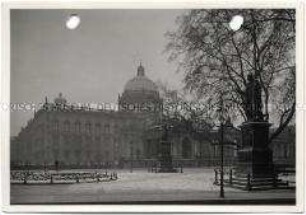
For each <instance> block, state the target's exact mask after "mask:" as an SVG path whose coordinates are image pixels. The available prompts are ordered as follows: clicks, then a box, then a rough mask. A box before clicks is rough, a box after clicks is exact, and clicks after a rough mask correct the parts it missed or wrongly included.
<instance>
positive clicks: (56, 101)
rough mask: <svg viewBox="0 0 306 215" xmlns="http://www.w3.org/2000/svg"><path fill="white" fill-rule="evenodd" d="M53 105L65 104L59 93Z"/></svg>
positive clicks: (65, 101)
mask: <svg viewBox="0 0 306 215" xmlns="http://www.w3.org/2000/svg"><path fill="white" fill-rule="evenodd" d="M54 103H55V104H66V103H67V100H66V99H65V98H64V97H63V94H62V93H59V95H58V97H57V98H55V99H54Z"/></svg>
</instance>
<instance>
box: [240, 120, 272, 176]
mask: <svg viewBox="0 0 306 215" xmlns="http://www.w3.org/2000/svg"><path fill="white" fill-rule="evenodd" d="M270 125H271V124H270V123H268V122H244V123H242V125H241V126H240V127H241V132H242V147H241V149H240V150H238V153H237V156H238V164H237V167H236V177H242V178H246V177H248V175H249V177H251V178H252V179H258V178H263V179H264V178H273V177H275V174H274V165H273V152H272V151H271V149H270V148H269V147H268V138H269V127H270Z"/></svg>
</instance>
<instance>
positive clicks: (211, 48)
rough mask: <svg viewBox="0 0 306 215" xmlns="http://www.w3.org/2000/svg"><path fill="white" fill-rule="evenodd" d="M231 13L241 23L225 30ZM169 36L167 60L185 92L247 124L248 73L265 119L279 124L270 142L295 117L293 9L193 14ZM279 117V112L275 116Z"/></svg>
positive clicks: (187, 14) (192, 11)
mask: <svg viewBox="0 0 306 215" xmlns="http://www.w3.org/2000/svg"><path fill="white" fill-rule="evenodd" d="M234 15H241V16H242V17H243V18H244V23H243V25H242V26H241V28H240V29H239V30H237V31H233V30H232V29H230V27H229V22H230V20H231V19H232V17H233V16H234ZM177 24H178V28H177V30H176V31H174V32H169V33H167V36H168V38H169V40H170V42H169V43H168V46H167V50H168V51H169V52H170V60H177V61H178V62H179V67H178V71H179V72H184V73H185V78H184V82H185V88H186V89H187V90H189V91H190V92H193V93H195V94H196V95H197V97H198V98H199V99H202V100H203V101H204V102H205V104H206V105H207V106H208V107H209V108H210V109H213V108H214V107H217V106H218V105H219V103H220V97H221V95H220V94H222V100H223V101H222V102H223V103H224V105H225V107H226V110H227V111H226V113H228V114H229V115H232V117H235V116H234V115H236V117H237V116H238V117H242V118H243V119H245V120H246V108H245V105H243V104H244V103H245V101H246V94H245V88H246V85H247V75H248V74H250V73H252V74H253V75H255V77H256V78H257V79H258V80H259V82H260V85H261V89H262V101H263V109H262V112H263V115H264V117H265V120H266V121H271V122H274V123H275V124H277V129H276V130H275V132H274V133H272V134H271V136H270V140H269V142H272V140H273V139H274V138H275V137H277V135H278V134H279V133H281V132H282V131H283V129H284V128H285V127H286V126H287V125H288V124H289V122H290V120H291V119H292V118H293V117H294V113H295V96H294V94H295V10H284V9H281V10H267V9H260V10H246V9H244V10H219V9H218V10H191V11H188V12H187V13H186V14H184V15H182V16H180V17H179V18H178V19H177ZM274 113H277V114H274Z"/></svg>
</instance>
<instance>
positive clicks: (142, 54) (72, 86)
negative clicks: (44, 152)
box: [11, 10, 184, 135]
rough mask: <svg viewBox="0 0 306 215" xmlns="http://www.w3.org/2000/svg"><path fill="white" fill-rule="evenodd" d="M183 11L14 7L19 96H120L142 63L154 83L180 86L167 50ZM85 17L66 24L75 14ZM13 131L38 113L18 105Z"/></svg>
mask: <svg viewBox="0 0 306 215" xmlns="http://www.w3.org/2000/svg"><path fill="white" fill-rule="evenodd" d="M183 12H184V11H182V10H12V12H11V102H12V103H23V102H26V103H34V104H37V103H40V102H43V101H44V97H45V96H47V97H48V99H49V100H53V99H54V97H56V96H57V95H58V93H59V92H62V93H63V95H64V97H65V98H66V99H67V100H68V101H69V102H80V103H87V102H94V103H97V102H116V101H117V97H118V93H122V91H123V88H124V85H125V83H126V82H127V81H128V80H129V79H131V78H132V77H133V76H135V75H136V70H137V66H138V64H139V61H140V60H141V61H142V64H143V65H144V67H145V70H146V75H147V76H148V77H149V78H150V79H152V80H153V81H157V80H163V81H164V82H168V84H169V85H170V86H173V87H174V88H177V87H180V86H181V83H180V80H181V75H179V74H176V72H175V69H176V65H175V64H171V63H169V62H168V61H167V54H164V53H163V52H164V49H165V45H166V44H167V38H166V37H165V35H164V34H165V33H166V32H167V31H168V30H173V29H174V28H175V27H176V25H175V19H176V17H177V16H178V15H180V14H182V13H183ZM73 13H76V14H78V15H79V16H80V18H81V24H80V26H79V27H78V28H77V29H75V30H69V29H67V28H66V27H65V21H66V19H67V17H68V16H69V15H70V14H73ZM11 116H12V117H11V135H16V134H18V132H19V131H20V128H21V126H25V125H26V122H27V121H28V120H29V119H30V118H32V117H33V112H31V111H25V112H22V111H14V112H13V114H12V115H11Z"/></svg>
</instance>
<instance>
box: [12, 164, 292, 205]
mask: <svg viewBox="0 0 306 215" xmlns="http://www.w3.org/2000/svg"><path fill="white" fill-rule="evenodd" d="M118 177H119V179H118V180H116V181H110V182H102V183H80V184H53V185H11V203H12V204H13V203H63V202H66V203H73V202H75V203H81V202H112V201H114V202H120V201H125V202H126V201H163V200H165V201H176V200H177V201H182V200H184V201H194V200H199V199H205V198H206V199H216V198H218V191H219V187H218V186H215V185H213V181H214V171H213V169H185V170H184V173H148V172H147V170H133V172H132V173H131V172H129V170H120V171H118ZM225 192H226V193H227V194H229V195H228V196H231V198H237V196H241V195H242V196H245V197H243V198H250V195H249V194H248V193H247V192H243V191H240V190H237V189H233V188H228V187H226V188H225ZM280 192H283V194H281V195H279V194H278V192H276V191H274V192H269V193H270V195H272V196H273V195H274V196H283V197H292V198H294V192H292V191H291V192H290V191H280ZM271 193H272V194H271ZM273 193H274V194H273ZM284 193H285V194H284ZM252 196H253V197H254V198H260V197H265V196H266V194H265V193H264V192H255V194H254V193H253V194H252Z"/></svg>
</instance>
